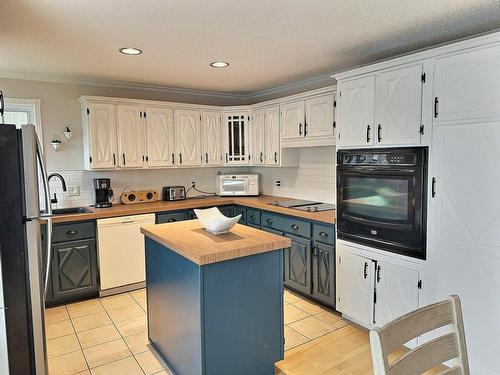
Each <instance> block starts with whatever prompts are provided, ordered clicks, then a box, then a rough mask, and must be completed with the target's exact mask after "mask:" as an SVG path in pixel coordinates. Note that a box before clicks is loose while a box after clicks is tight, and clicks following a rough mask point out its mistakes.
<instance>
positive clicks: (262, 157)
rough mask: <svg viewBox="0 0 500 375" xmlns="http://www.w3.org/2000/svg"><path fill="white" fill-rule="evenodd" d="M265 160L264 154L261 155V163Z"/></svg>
mask: <svg viewBox="0 0 500 375" xmlns="http://www.w3.org/2000/svg"><path fill="white" fill-rule="evenodd" d="M263 160H264V153H262V152H261V153H260V162H261V163H262V161H263Z"/></svg>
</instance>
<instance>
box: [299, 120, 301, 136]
mask: <svg viewBox="0 0 500 375" xmlns="http://www.w3.org/2000/svg"><path fill="white" fill-rule="evenodd" d="M299 135H302V123H301V122H299Z"/></svg>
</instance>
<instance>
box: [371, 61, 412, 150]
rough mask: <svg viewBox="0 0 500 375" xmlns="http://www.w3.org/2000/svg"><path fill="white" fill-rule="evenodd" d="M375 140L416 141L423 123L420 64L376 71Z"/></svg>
mask: <svg viewBox="0 0 500 375" xmlns="http://www.w3.org/2000/svg"><path fill="white" fill-rule="evenodd" d="M375 125H376V129H375V137H374V139H375V143H376V144H381V145H406V144H419V143H420V137H421V130H420V129H421V125H422V65H414V66H409V67H407V68H403V69H397V70H392V71H389V72H385V73H381V74H379V75H377V77H376V79H375Z"/></svg>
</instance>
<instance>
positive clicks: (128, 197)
mask: <svg viewBox="0 0 500 375" xmlns="http://www.w3.org/2000/svg"><path fill="white" fill-rule="evenodd" d="M121 200H122V203H123V204H135V203H146V202H155V201H157V200H158V193H157V192H156V191H155V190H137V191H127V192H125V193H123V194H122V196H121Z"/></svg>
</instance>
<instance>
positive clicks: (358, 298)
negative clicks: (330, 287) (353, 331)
mask: <svg viewBox="0 0 500 375" xmlns="http://www.w3.org/2000/svg"><path fill="white" fill-rule="evenodd" d="M373 269H374V266H373V262H372V260H371V259H367V258H363V257H361V256H359V255H356V254H353V253H351V252H350V251H345V250H344V249H343V248H342V247H341V246H338V249H337V271H336V273H337V289H336V292H337V303H336V309H337V310H338V311H340V312H341V313H342V314H345V315H346V316H347V317H349V318H350V319H352V320H354V321H356V322H357V323H359V324H361V325H364V326H369V325H370V324H371V315H372V314H371V309H372V306H373V305H372V301H373Z"/></svg>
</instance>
